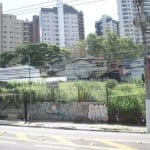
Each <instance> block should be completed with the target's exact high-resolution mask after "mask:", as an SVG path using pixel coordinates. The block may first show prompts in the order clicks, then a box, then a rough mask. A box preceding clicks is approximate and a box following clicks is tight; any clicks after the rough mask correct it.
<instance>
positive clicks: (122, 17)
mask: <svg viewBox="0 0 150 150" xmlns="http://www.w3.org/2000/svg"><path fill="white" fill-rule="evenodd" d="M117 5H118V16H119V29H120V36H121V37H130V38H132V39H133V41H134V42H136V43H139V42H141V41H142V36H141V30H140V27H135V25H134V21H133V20H134V18H135V15H136V14H137V8H136V5H135V2H134V0H117Z"/></svg>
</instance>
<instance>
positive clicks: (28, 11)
mask: <svg viewBox="0 0 150 150" xmlns="http://www.w3.org/2000/svg"><path fill="white" fill-rule="evenodd" d="M77 1H81V0H71V1H68V2H67V3H66V4H70V3H72V2H77ZM100 1H103V0H95V1H88V2H80V3H78V4H72V6H77V5H85V4H89V3H95V2H100ZM37 5H40V4H37ZM31 6H33V5H30V7H31ZM34 6H36V5H34ZM50 6H52V7H54V6H55V5H48V6H43V7H50ZM21 8H27V7H21ZM21 8H18V9H21ZM40 8H41V7H36V8H30V9H25V10H21V11H16V12H13V14H14V13H18V14H16V15H23V14H29V13H34V12H35V11H30V10H36V9H40ZM13 10H15V9H13ZM16 10H17V9H16ZM26 11H27V12H26ZM21 12H24V13H21Z"/></svg>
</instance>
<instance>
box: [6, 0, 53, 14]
mask: <svg viewBox="0 0 150 150" xmlns="http://www.w3.org/2000/svg"><path fill="white" fill-rule="evenodd" d="M50 2H54V0H51V1H47V2H44V3H38V4H34V5H28V6H24V7H19V8H14V9H10V10H6V11H5V12H9V11H14V10H19V9H24V8H29V7H34V6H38V5H42V4H46V3H50Z"/></svg>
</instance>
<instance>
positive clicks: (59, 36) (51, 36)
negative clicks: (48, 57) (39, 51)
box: [39, 3, 84, 47]
mask: <svg viewBox="0 0 150 150" xmlns="http://www.w3.org/2000/svg"><path fill="white" fill-rule="evenodd" d="M62 6H63V7H62ZM60 7H61V8H60ZM62 8H63V11H62ZM62 13H63V14H62ZM61 17H63V19H62V18H61ZM39 20H40V42H42V43H47V44H52V45H58V46H60V47H64V46H72V45H74V44H76V43H77V42H78V41H79V40H80V39H83V38H84V23H83V22H84V21H83V14H82V13H81V12H78V11H77V10H76V9H75V8H73V7H71V6H69V5H66V4H63V5H62V3H60V4H59V6H58V4H57V7H53V8H41V11H40V18H39ZM62 21H63V22H62Z"/></svg>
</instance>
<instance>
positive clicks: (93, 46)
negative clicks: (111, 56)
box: [86, 33, 104, 57]
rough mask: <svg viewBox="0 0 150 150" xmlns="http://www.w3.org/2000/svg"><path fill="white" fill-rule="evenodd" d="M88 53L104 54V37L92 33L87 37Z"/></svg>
mask: <svg viewBox="0 0 150 150" xmlns="http://www.w3.org/2000/svg"><path fill="white" fill-rule="evenodd" d="M86 43H87V51H88V54H89V55H91V56H94V57H100V56H101V55H103V52H104V48H103V38H102V37H100V36H97V35H96V34H94V33H91V34H89V35H88V36H87V38H86Z"/></svg>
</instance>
